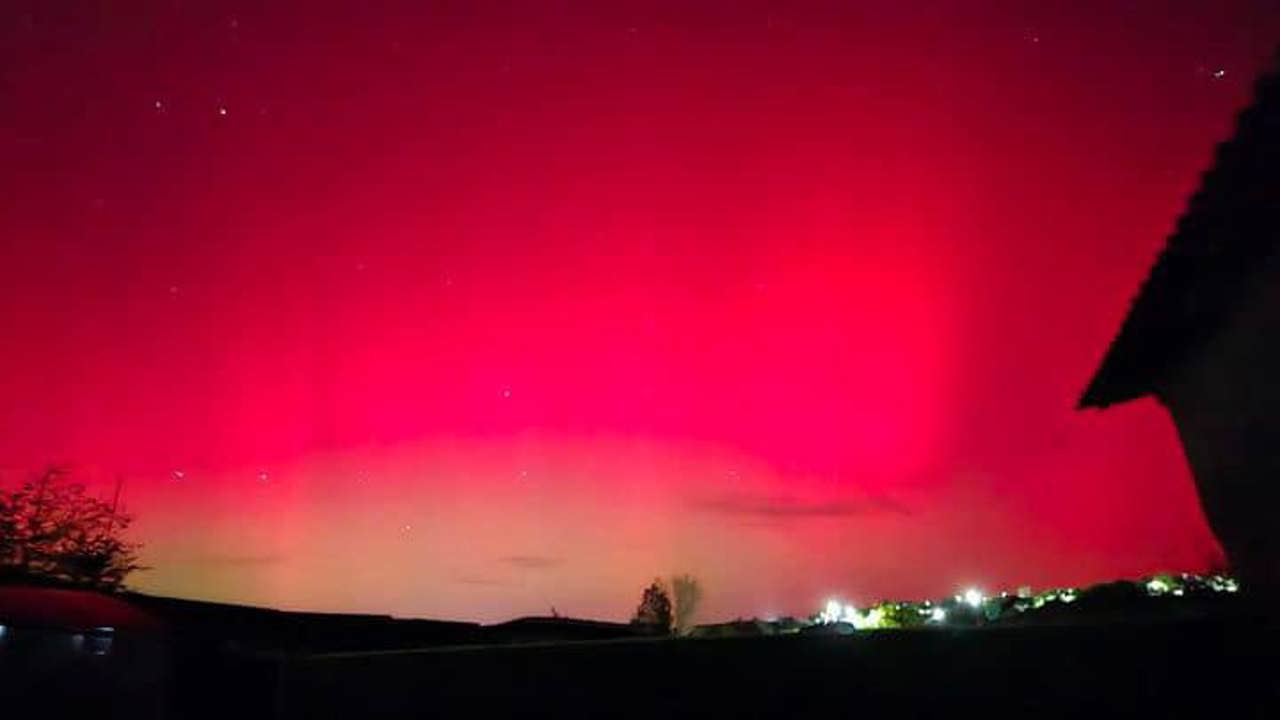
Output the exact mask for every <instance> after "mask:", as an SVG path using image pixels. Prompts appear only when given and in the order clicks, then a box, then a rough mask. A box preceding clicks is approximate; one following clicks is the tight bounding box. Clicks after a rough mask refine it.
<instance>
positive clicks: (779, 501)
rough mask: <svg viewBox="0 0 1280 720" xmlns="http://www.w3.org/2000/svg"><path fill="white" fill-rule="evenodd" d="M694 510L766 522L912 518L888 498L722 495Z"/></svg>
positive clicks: (696, 505)
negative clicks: (888, 515)
mask: <svg viewBox="0 0 1280 720" xmlns="http://www.w3.org/2000/svg"><path fill="white" fill-rule="evenodd" d="M693 506H694V508H696V509H698V510H701V511H703V512H710V513H717V514H721V515H734V516H740V517H747V518H758V519H765V520H802V519H806V518H841V517H854V516H857V515H868V514H872V513H894V514H898V515H910V514H911V510H910V509H909V508H908V507H906V506H905V505H903V504H901V503H899V502H897V501H894V500H891V499H889V498H886V497H866V498H860V499H856V500H826V501H817V502H813V501H804V500H797V499H795V498H791V497H787V496H782V495H778V496H758V495H723V496H720V497H714V498H703V499H700V500H695V501H694V503H693Z"/></svg>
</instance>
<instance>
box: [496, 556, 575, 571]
mask: <svg viewBox="0 0 1280 720" xmlns="http://www.w3.org/2000/svg"><path fill="white" fill-rule="evenodd" d="M499 562H501V563H503V564H505V565H510V566H512V567H517V568H521V569H523V570H548V569H550V568H553V567H555V566H557V565H559V564H561V563H562V562H564V561H563V560H561V559H560V558H554V557H545V556H543V555H508V556H507V557H504V558H500V559H499Z"/></svg>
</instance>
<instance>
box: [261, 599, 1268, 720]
mask: <svg viewBox="0 0 1280 720" xmlns="http://www.w3.org/2000/svg"><path fill="white" fill-rule="evenodd" d="M1278 636H1280V633H1277V628H1274V627H1269V628H1265V629H1264V628H1260V627H1258V626H1253V625H1242V624H1239V623H1236V624H1230V625H1228V624H1223V623H1221V622H1196V623H1179V624H1160V625H1119V626H1109V627H1052V628H1016V629H988V630H970V631H949V630H943V631H904V632H881V633H870V634H863V635H858V636H845V637H831V636H813V635H791V636H778V637H760V638H726V639H714V640H646V639H636V640H621V641H612V642H599V643H582V644H563V643H562V644H547V645H538V646H510V647H493V648H467V649H458V650H443V649H438V650H430V651H419V652H387V653H380V654H368V653H366V654H332V655H315V656H309V657H295V658H291V659H289V660H287V661H285V662H282V663H281V664H280V665H278V666H277V669H278V672H279V674H278V675H276V676H275V678H274V679H275V682H274V683H272V684H273V686H274V687H273V697H272V703H273V707H274V711H275V712H276V713H277V715H278V716H279V717H288V718H326V717H332V718H355V717H428V716H440V715H444V716H451V717H475V716H494V715H497V716H515V715H520V716H531V715H537V716H549V717H550V716H554V717H566V716H576V717H601V716H609V717H616V716H627V717H700V716H736V717H792V716H808V717H847V716H853V715H867V714H869V715H871V716H877V717H888V716H891V715H892V716H898V717H941V716H948V717H961V716H966V717H967V716H975V715H976V716H991V715H997V716H1004V715H1013V714H1019V715H1022V714H1025V713H1034V714H1035V715H1038V716H1041V717H1043V716H1045V715H1049V716H1075V717H1080V716H1106V717H1139V716H1148V717H1157V716H1158V717H1171V716H1173V717H1212V716H1215V715H1228V716H1230V717H1258V718H1263V717H1266V718H1275V717H1280V677H1278V676H1277V670H1280V665H1278V664H1277V660H1278V659H1280V653H1278V652H1277V643H1276V640H1277V637H1278ZM252 704H253V705H254V706H255V707H253V708H252V709H253V710H255V711H256V710H261V709H265V708H262V707H258V706H257V703H256V702H255V703H252Z"/></svg>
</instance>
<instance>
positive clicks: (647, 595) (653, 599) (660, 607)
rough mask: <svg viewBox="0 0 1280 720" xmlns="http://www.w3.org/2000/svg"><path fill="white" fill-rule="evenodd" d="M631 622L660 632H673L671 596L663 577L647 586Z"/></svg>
mask: <svg viewBox="0 0 1280 720" xmlns="http://www.w3.org/2000/svg"><path fill="white" fill-rule="evenodd" d="M631 623H632V624H633V625H644V626H646V627H648V628H650V629H652V630H654V631H656V632H660V633H669V632H671V596H670V595H669V594H668V593H667V588H666V587H665V586H664V585H663V583H662V580H661V579H655V580H654V581H653V584H651V585H649V587H647V588H645V590H644V595H643V596H642V597H641V599H640V606H639V607H637V608H636V614H635V617H633V618H632V619H631Z"/></svg>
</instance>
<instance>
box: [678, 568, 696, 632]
mask: <svg viewBox="0 0 1280 720" xmlns="http://www.w3.org/2000/svg"><path fill="white" fill-rule="evenodd" d="M671 593H672V594H673V595H674V596H675V609H676V619H675V630H676V632H677V633H680V634H683V633H686V632H688V631H689V630H690V629H691V628H692V626H693V616H694V615H695V614H697V612H698V603H700V602H701V601H702V586H701V585H699V584H698V579H697V578H695V577H694V576H692V575H689V574H684V575H676V576H675V577H673V578H671Z"/></svg>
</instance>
